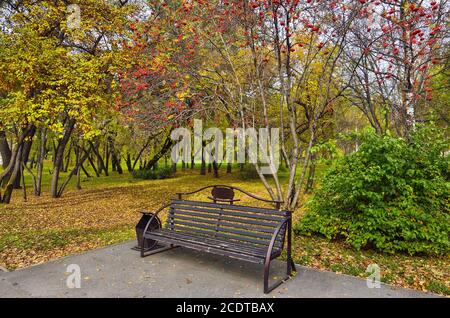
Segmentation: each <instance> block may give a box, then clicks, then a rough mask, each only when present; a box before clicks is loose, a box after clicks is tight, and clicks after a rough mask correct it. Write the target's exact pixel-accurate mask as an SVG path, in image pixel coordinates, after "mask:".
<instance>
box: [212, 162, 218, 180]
mask: <svg viewBox="0 0 450 318" xmlns="http://www.w3.org/2000/svg"><path fill="white" fill-rule="evenodd" d="M212 166H213V171H214V178H218V177H219V165H218V164H217V162H215V161H214V162H213V163H212Z"/></svg>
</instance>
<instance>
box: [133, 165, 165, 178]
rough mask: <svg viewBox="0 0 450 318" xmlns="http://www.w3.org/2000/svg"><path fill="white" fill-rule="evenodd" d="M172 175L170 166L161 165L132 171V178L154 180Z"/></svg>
mask: <svg viewBox="0 0 450 318" xmlns="http://www.w3.org/2000/svg"><path fill="white" fill-rule="evenodd" d="M172 175H173V170H172V168H170V167H163V168H157V169H154V170H153V169H148V170H135V171H133V178H135V179H144V180H156V179H167V178H170V177H171V176H172Z"/></svg>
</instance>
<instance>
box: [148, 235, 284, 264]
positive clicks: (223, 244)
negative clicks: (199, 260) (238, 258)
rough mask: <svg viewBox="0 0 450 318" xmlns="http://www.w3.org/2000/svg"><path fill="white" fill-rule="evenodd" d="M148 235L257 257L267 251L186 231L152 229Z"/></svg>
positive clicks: (275, 251) (274, 252)
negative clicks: (201, 236)
mask: <svg viewBox="0 0 450 318" xmlns="http://www.w3.org/2000/svg"><path fill="white" fill-rule="evenodd" d="M148 236H150V237H152V238H154V239H158V237H161V236H164V237H170V238H175V239H179V240H185V241H188V242H195V243H198V244H201V245H204V246H209V247H214V246H216V247H218V248H223V249H227V250H230V251H235V252H242V253H245V254H248V255H252V256H257V257H265V256H266V253H267V248H261V247H253V248H251V247H248V246H246V245H242V244H238V243H234V242H230V241H223V240H219V239H214V238H201V239H200V238H199V237H198V236H196V235H190V234H186V233H177V232H174V231H167V230H166V231H164V230H163V231H154V232H151V233H149V235H148ZM279 252H280V251H279V250H274V251H273V253H272V254H276V253H279Z"/></svg>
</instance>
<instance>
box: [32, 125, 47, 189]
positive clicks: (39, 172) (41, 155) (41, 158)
mask: <svg viewBox="0 0 450 318" xmlns="http://www.w3.org/2000/svg"><path fill="white" fill-rule="evenodd" d="M46 144H47V129H45V128H41V142H40V145H39V156H38V160H37V179H36V189H35V191H34V195H35V196H40V195H41V193H42V171H43V169H44V158H45V147H46Z"/></svg>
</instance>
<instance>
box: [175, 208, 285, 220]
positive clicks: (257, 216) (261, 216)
mask: <svg viewBox="0 0 450 318" xmlns="http://www.w3.org/2000/svg"><path fill="white" fill-rule="evenodd" d="M173 209H174V210H175V211H177V210H181V211H188V212H189V211H193V212H206V213H216V214H219V213H220V214H222V215H231V216H238V217H242V218H248V219H256V220H261V219H263V220H269V221H276V222H279V221H283V220H284V219H285V218H284V217H283V216H271V215H266V214H256V213H253V214H251V213H241V212H235V211H228V210H225V209H222V210H221V209H208V208H203V207H196V206H189V205H178V204H175V205H173Z"/></svg>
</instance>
